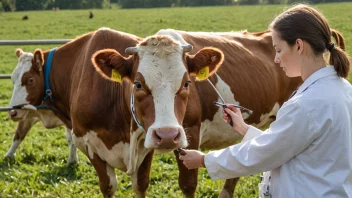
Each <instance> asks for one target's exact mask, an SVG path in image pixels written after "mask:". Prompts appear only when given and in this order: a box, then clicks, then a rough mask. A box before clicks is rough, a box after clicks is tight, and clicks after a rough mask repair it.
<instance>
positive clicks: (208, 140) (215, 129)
mask: <svg viewBox="0 0 352 198" xmlns="http://www.w3.org/2000/svg"><path fill="white" fill-rule="evenodd" d="M216 76H217V78H218V82H217V83H216V84H215V87H216V89H217V90H218V92H219V93H220V95H221V96H222V97H223V98H224V100H225V101H226V102H227V103H232V104H237V105H239V102H238V101H236V100H235V99H234V98H235V96H234V94H233V93H232V92H231V89H230V87H229V86H228V85H227V84H226V83H225V82H224V81H223V80H222V79H221V78H220V76H219V75H217V74H216ZM218 102H221V103H222V101H221V99H220V98H218ZM242 115H243V118H244V119H246V118H248V116H249V115H248V114H247V113H243V114H242ZM200 134H201V135H200V137H201V140H200V147H201V148H206V149H215V148H224V147H226V146H229V145H232V144H234V143H235V142H236V141H237V140H240V139H241V138H242V135H241V134H239V133H237V132H235V131H234V130H233V129H232V127H231V126H230V125H228V124H225V123H224V121H223V120H222V108H219V109H218V111H217V112H216V114H215V115H214V117H213V121H210V120H205V121H204V122H202V125H201V128H200Z"/></svg>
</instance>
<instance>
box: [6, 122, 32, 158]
mask: <svg viewBox="0 0 352 198" xmlns="http://www.w3.org/2000/svg"><path fill="white" fill-rule="evenodd" d="M38 121H39V120H38V119H36V118H27V119H25V120H21V121H19V122H18V124H17V129H16V132H15V135H14V137H13V139H12V144H11V147H10V148H9V150H8V151H7V153H6V154H5V157H14V154H15V152H16V149H17V148H18V146H19V145H20V144H21V142H22V141H23V139H24V138H25V137H26V135H27V133H28V131H29V130H30V129H31V128H32V126H33V125H34V124H35V123H36V122H38Z"/></svg>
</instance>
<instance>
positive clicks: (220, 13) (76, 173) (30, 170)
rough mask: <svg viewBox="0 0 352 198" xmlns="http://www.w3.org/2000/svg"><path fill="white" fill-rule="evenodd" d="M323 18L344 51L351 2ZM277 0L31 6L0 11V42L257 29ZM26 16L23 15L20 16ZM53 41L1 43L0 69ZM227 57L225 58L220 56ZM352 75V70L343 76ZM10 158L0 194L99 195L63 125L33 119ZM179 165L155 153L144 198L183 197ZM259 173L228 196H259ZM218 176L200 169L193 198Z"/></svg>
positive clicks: (8, 137) (2, 166)
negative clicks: (104, 31) (74, 157)
mask: <svg viewBox="0 0 352 198" xmlns="http://www.w3.org/2000/svg"><path fill="white" fill-rule="evenodd" d="M316 7H317V8H319V9H320V10H321V11H322V12H323V13H324V14H325V16H326V17H327V18H328V20H329V22H330V25H331V26H332V28H335V29H337V30H339V31H340V32H341V33H342V34H343V36H344V37H345V39H346V41H345V42H346V48H347V51H348V52H349V53H351V52H352V51H351V47H352V45H351V43H352V25H351V21H352V13H351V12H350V10H351V9H352V3H338V4H337V3H336V4H322V5H318V6H316ZM283 8H284V6H238V7H204V8H162V9H131V10H120V9H110V10H93V13H94V18H93V19H89V18H88V16H89V11H90V10H75V11H73V10H60V11H59V12H53V11H37V12H34V11H30V12H15V13H0V40H7V39H24V40H26V39H58V38H67V39H72V38H75V37H76V36H78V35H81V34H84V33H86V32H89V31H93V30H96V29H98V28H100V27H110V28H112V29H116V30H119V31H124V32H128V33H132V34H135V35H138V36H141V37H144V36H148V35H152V34H154V33H155V32H157V31H158V30H159V29H162V28H174V29H181V30H186V31H224V32H225V31H238V30H244V29H247V30H248V31H251V32H256V31H264V30H266V28H267V26H268V25H269V23H270V22H271V20H272V19H273V18H274V17H275V16H276V15H277V14H278V13H280V12H281V11H282V10H283ZM24 15H27V16H28V17H29V19H28V20H25V21H23V20H22V16H24ZM55 46H56V45H42V46H34V45H29V46H0V73H1V74H10V73H11V72H12V70H13V68H14V67H15V66H16V64H17V57H16V55H15V50H16V48H17V47H20V48H22V49H23V50H24V51H30V52H33V51H34V50H35V49H36V48H41V49H50V48H53V47H55ZM225 58H226V57H225ZM349 80H350V82H351V81H352V76H351V75H350V78H349ZM11 92H12V83H11V80H0V106H7V105H8V102H9V101H10V99H11ZM16 124H17V123H15V122H12V121H10V120H9V119H8V117H7V113H6V112H0V156H3V155H4V154H5V153H6V152H7V150H8V148H9V147H10V145H11V142H12V137H13V134H14V132H15V127H16ZM16 153H17V155H16V157H15V159H4V158H2V157H0V197H65V198H66V197H101V194H100V190H99V186H98V178H97V176H96V175H95V170H94V168H93V167H92V166H91V165H90V163H89V162H88V160H87V158H86V157H85V156H84V155H83V154H82V153H80V152H79V163H78V164H76V165H71V166H67V165H66V159H67V156H68V146H67V141H66V138H65V131H64V128H63V127H61V128H56V129H51V130H47V129H45V128H44V127H42V126H41V124H37V125H36V126H35V127H34V128H33V129H32V130H31V131H30V132H29V133H28V135H27V137H26V139H25V140H24V142H23V143H22V144H21V145H20V147H19V149H18V150H17V152H16ZM116 173H117V178H118V191H117V192H116V194H115V196H116V197H133V196H134V194H133V191H132V187H131V182H130V178H129V177H128V176H127V175H126V174H125V173H123V172H120V171H118V170H116ZM177 178H178V169H177V165H176V160H175V157H174V155H173V154H155V155H154V159H153V165H152V171H151V179H150V185H149V189H148V191H147V196H148V197H182V193H181V190H180V189H179V187H178V182H177ZM258 182H259V177H258V175H254V176H247V177H242V178H241V179H240V182H239V183H238V184H237V187H236V189H235V197H242V198H249V197H258V194H257V184H258ZM222 184H223V181H212V180H211V179H210V177H209V176H208V174H207V172H206V171H204V170H200V171H199V176H198V189H197V194H196V196H197V197H202V198H203V197H217V195H218V193H219V192H220V191H221V188H222Z"/></svg>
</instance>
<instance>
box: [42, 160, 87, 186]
mask: <svg viewBox="0 0 352 198" xmlns="http://www.w3.org/2000/svg"><path fill="white" fill-rule="evenodd" d="M78 166H79V165H78V164H70V165H61V166H60V165H55V166H54V167H52V168H51V169H50V170H49V171H45V172H41V173H40V175H41V176H42V178H43V179H42V181H43V182H44V183H46V184H55V183H62V182H63V180H65V181H75V180H80V179H81V177H82V176H81V175H80V174H79V173H78Z"/></svg>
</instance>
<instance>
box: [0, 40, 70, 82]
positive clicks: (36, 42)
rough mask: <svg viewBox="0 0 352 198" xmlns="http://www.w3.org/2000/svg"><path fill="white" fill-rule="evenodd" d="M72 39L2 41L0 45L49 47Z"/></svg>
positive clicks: (2, 75)
mask: <svg viewBox="0 0 352 198" xmlns="http://www.w3.org/2000/svg"><path fill="white" fill-rule="evenodd" d="M70 41H72V39H41V40H0V45H48V44H65V43H68V42H70ZM0 79H11V74H0Z"/></svg>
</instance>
